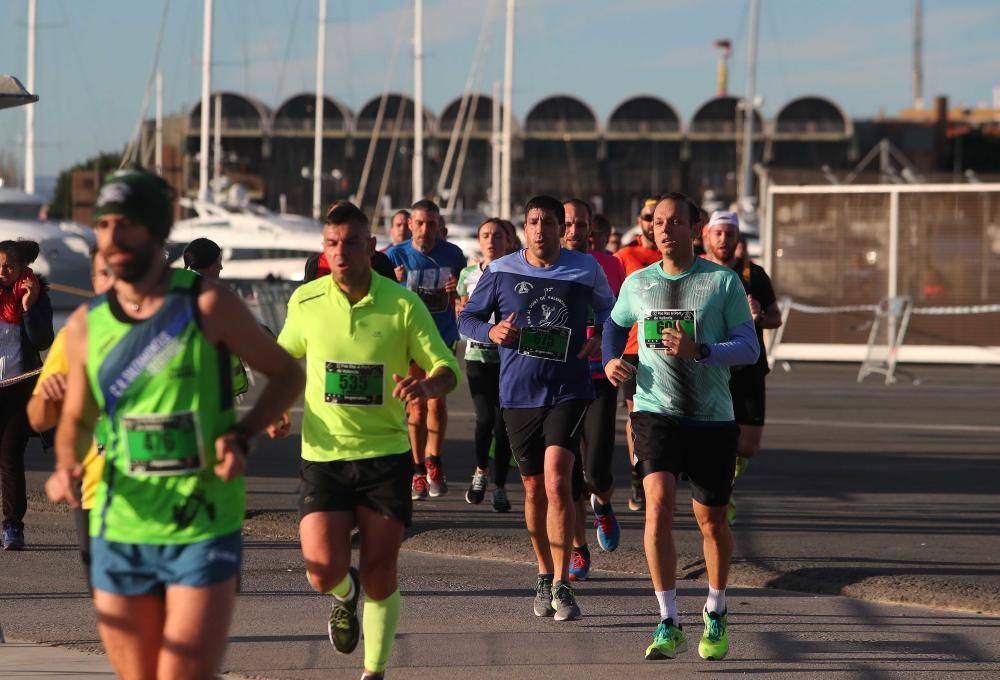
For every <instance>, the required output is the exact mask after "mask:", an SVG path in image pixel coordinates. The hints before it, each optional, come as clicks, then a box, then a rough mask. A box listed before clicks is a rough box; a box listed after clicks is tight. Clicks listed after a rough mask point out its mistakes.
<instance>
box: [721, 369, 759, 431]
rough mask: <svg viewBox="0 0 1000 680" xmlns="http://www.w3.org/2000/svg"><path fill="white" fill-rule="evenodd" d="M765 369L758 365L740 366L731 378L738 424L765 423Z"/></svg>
mask: <svg viewBox="0 0 1000 680" xmlns="http://www.w3.org/2000/svg"><path fill="white" fill-rule="evenodd" d="M764 375H765V374H764V371H762V370H760V369H759V368H757V367H756V366H746V367H740V368H738V369H736V370H734V371H733V372H732V376H731V377H730V378H729V393H730V394H732V395H733V415H734V416H735V417H736V423H737V424H738V425H763V424H764V406H765V398H764V397H765V394H766V390H765V387H764Z"/></svg>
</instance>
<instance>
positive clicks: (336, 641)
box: [326, 567, 361, 654]
mask: <svg viewBox="0 0 1000 680" xmlns="http://www.w3.org/2000/svg"><path fill="white" fill-rule="evenodd" d="M347 575H348V576H349V577H350V578H351V582H352V583H353V584H354V595H352V596H351V599H350V600H340V599H337V598H336V597H334V598H333V605H332V606H331V607H330V621H329V623H327V625H326V631H327V633H328V634H329V636H330V644H332V645H333V646H334V647H335V648H336V649H337V653H338V654H350V653H351V652H353V651H354V648H355V647H357V646H358V640H360V639H361V624H360V623H359V622H358V598H359V597H361V579H360V578H359V576H358V570H357V569H355V568H354V567H351V568H350V570H349V571H348V572H347Z"/></svg>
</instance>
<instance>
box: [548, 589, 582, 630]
mask: <svg viewBox="0 0 1000 680" xmlns="http://www.w3.org/2000/svg"><path fill="white" fill-rule="evenodd" d="M552 607H553V609H555V610H556V615H555V619H556V621H575V620H576V619H578V618H580V607H579V606H577V604H576V595H574V594H573V588H571V587H570V585H569V583H567V582H566V581H559V583H558V584H556V585H553V586H552Z"/></svg>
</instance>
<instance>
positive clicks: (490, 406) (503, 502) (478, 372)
mask: <svg viewBox="0 0 1000 680" xmlns="http://www.w3.org/2000/svg"><path fill="white" fill-rule="evenodd" d="M479 250H480V251H481V252H482V254H483V260H482V262H480V263H479V264H474V265H471V266H469V267H466V268H465V269H463V270H462V273H461V274H459V277H458V287H457V289H456V292H457V293H458V296H459V303H460V305H461V307H462V308H464V307H465V305H466V303H467V302H468V301H469V297H470V296H471V295H472V293H473V291H474V290H475V289H476V284H477V283H478V282H479V278H480V277H481V276H482V274H483V270H484V269H485V268H486V267H487V266H489V264H490V262H492V261H493V260H495V259H498V258H500V257H502V256H504V255H506V254H507V251H508V243H507V233H506V230H505V229H504V227H503V225H502V224H500V219H499V218H496V217H493V218H490V219H488V220H486V221H485V222H483V223H482V224H480V225H479ZM459 311H461V309H460V310H459ZM465 372H466V373H467V374H468V377H469V392H471V393H472V405H473V407H474V408H475V411H476V433H475V447H476V450H475V452H476V469H475V470H474V471H473V473H472V482H471V483H470V484H469V489H468V490H467V491H466V492H465V502H466V503H472V504H479V503H482V502H483V498H485V496H486V487H487V486H488V484H489V478H488V474H489V466H490V449H491V447H493V449H494V450H493V468H494V476H493V482H494V491H493V511H494V512H510V500H509V499H508V498H507V470H508V469H509V468H510V440H509V439H508V438H507V428H506V427H504V424H503V417H502V416H501V414H500V348H499V347H497V346H496V345H495V344H493V343H481V342H476V341H475V340H468V343H467V345H466V348H465Z"/></svg>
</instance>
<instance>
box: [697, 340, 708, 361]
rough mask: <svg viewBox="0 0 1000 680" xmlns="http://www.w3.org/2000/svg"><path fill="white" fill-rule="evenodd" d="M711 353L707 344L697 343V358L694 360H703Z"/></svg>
mask: <svg viewBox="0 0 1000 680" xmlns="http://www.w3.org/2000/svg"><path fill="white" fill-rule="evenodd" d="M711 355H712V348H711V347H709V346H708V345H705V344H701V345H698V358H697V359H695V361H704V360H705V359H707V358H708V357H710V356H711Z"/></svg>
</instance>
